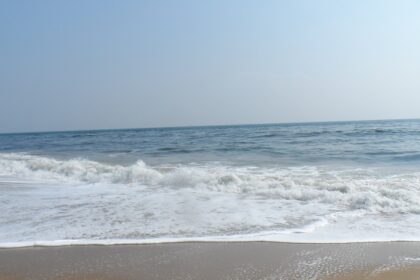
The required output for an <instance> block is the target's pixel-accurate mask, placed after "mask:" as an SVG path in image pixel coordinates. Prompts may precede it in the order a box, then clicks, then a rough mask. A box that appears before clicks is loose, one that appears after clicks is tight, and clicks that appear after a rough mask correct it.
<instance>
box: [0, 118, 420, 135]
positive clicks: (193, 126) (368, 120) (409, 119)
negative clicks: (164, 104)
mask: <svg viewBox="0 0 420 280" xmlns="http://www.w3.org/2000/svg"><path fill="white" fill-rule="evenodd" d="M413 120H420V118H395V119H393V118H391V119H362V120H339V121H298V122H267V123H239V124H208V125H174V126H150V127H149V126H146V127H125V128H92V129H69V130H39V131H18V132H0V135H11V134H44V133H71V132H93V131H119V130H143V129H144V130H147V129H171V128H172V129H177V128H181V129H182V128H200V127H232V126H251V125H287V124H289V125H298V124H316V123H320V124H321V123H346V122H372V121H413Z"/></svg>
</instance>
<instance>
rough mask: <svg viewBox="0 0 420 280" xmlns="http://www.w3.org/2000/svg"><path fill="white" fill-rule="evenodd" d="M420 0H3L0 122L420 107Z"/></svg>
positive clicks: (151, 120) (141, 122)
mask: <svg viewBox="0 0 420 280" xmlns="http://www.w3.org/2000/svg"><path fill="white" fill-rule="evenodd" d="M419 11H420V1H414V0H413V1H405V0H401V1H386V0H378V1H374V0H369V1H366V0H354V1H344V0H330V1H325V0H317V1H313V0H310V1H309V0H308V1H300V0H296V1H295V0H294V1H279V0H273V1H264V0H262V1H246V0H231V1H229V0H214V1H210V0H209V1H194V0H192V1H184V0H177V1H171V0H168V1H159V0H150V1H146V0H145V1H141V0H136V1H106V0H100V1H99V0H98V1H94V0H88V1H86V0H73V1H63V0H52V1H46V0H40V1H29V0H28V1H24V0H17V1H11V0H10V1H9V0H0V132H24V131H51V130H79V129H106V128H137V127H157V126H189V125H220V124H248V123H277V122H310V121H339V120H367V119H395V118H396V119H399V118H420V16H419V15H420V13H419Z"/></svg>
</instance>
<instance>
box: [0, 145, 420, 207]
mask: <svg viewBox="0 0 420 280" xmlns="http://www.w3.org/2000/svg"><path fill="white" fill-rule="evenodd" d="M0 175H3V176H8V177H14V178H19V179H25V180H27V181H28V180H33V181H46V182H60V183H63V182H69V183H88V184H95V183H106V184H124V185H132V186H142V187H151V188H153V187H155V188H159V189H162V188H168V189H180V188H191V189H195V190H200V191H210V192H220V193H231V194H240V195H248V196H258V197H261V198H273V199H280V200H292V201H300V202H306V203H309V202H318V203H322V204H329V205H338V206H339V207H340V208H343V209H346V210H360V209H362V210H366V211H369V212H373V213H415V214H420V205H419V204H418V201H420V173H418V172H414V173H410V174H397V175H392V176H391V175H387V176H385V175H381V174H377V173H375V172H374V171H373V170H366V169H349V170H339V169H337V170H328V169H322V168H320V167H314V166H312V167H311V166H304V167H290V168H280V167H271V168H268V167H253V166H247V167H238V166H223V165H209V164H207V165H161V166H154V167H152V166H148V165H146V164H145V163H144V162H143V161H137V162H136V163H135V164H132V165H129V166H123V165H111V164H104V163H100V162H96V161H91V160H87V159H70V160H58V159H53V158H48V157H42V156H34V155H27V154H16V153H2V154H0Z"/></svg>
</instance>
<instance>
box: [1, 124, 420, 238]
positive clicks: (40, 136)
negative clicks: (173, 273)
mask: <svg viewBox="0 0 420 280" xmlns="http://www.w3.org/2000/svg"><path fill="white" fill-rule="evenodd" d="M419 167H420V120H390V121H361V122H328V123H296V124H264V125H240V126H207V127H180V128H150V129H125V130H99V131H72V132H48V133H22V134H0V203H1V204H0V213H3V215H1V216H0V243H1V244H3V246H20V245H22V244H29V245H30V244H35V243H38V244H39V243H41V244H56V243H58V244H63V242H64V243H66V242H67V243H78V242H84V243H115V242H117V243H118V242H119V243H121V242H122V243H126V242H128V243H133V242H134V243H144V242H160V241H168V240H170V241H180V240H197V239H198V240H220V239H223V240H238V239H239V240H273V241H295V242H337V241H338V242H351V241H364V240H417V239H420V223H419V222H420V204H419V202H420V195H419V194H420V172H419Z"/></svg>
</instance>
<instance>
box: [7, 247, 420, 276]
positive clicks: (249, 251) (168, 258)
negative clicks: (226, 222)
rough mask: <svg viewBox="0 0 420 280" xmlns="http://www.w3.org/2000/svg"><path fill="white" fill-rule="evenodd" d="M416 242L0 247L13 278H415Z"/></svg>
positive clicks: (418, 268) (419, 251)
mask: <svg viewBox="0 0 420 280" xmlns="http://www.w3.org/2000/svg"><path fill="white" fill-rule="evenodd" d="M416 275H420V242H372V243H335V244H329V243H323V244H317V243H283V242H181V243H162V244H147V245H107V246H101V245H77V246H58V247H25V248H7V249H0V280H11V279H156V280H160V279H162V280H163V279H166V280H167V279H339V280H348V279H384V280H385V279H417V278H418V277H417V278H416Z"/></svg>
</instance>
